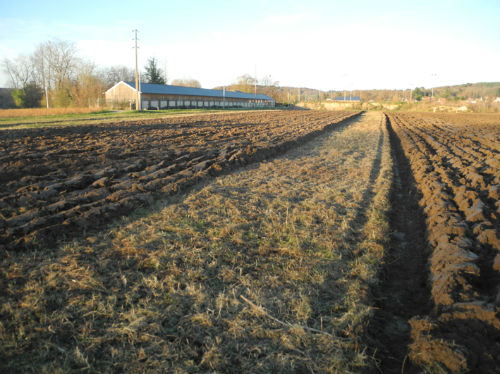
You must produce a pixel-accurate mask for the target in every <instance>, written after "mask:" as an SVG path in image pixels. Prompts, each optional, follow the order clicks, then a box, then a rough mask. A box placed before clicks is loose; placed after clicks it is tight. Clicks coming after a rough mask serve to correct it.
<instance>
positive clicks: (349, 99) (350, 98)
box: [333, 96, 361, 101]
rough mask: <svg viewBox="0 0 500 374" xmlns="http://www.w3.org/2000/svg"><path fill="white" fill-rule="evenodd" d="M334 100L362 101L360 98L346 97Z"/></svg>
mask: <svg viewBox="0 0 500 374" xmlns="http://www.w3.org/2000/svg"><path fill="white" fill-rule="evenodd" d="M333 100H335V101H361V97H359V96H346V97H345V98H344V97H343V96H342V97H335V98H334V99H333Z"/></svg>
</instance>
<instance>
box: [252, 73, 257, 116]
mask: <svg viewBox="0 0 500 374" xmlns="http://www.w3.org/2000/svg"><path fill="white" fill-rule="evenodd" d="M253 99H254V101H255V107H257V64H255V80H254V92H253Z"/></svg>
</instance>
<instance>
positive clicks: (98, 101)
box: [0, 40, 201, 108]
mask: <svg viewBox="0 0 500 374" xmlns="http://www.w3.org/2000/svg"><path fill="white" fill-rule="evenodd" d="M1 67H2V70H3V71H4V73H5V74H6V75H7V77H8V80H9V81H8V86H9V88H8V89H1V90H0V108H15V107H18V108H34V107H40V106H47V107H69V106H72V107H98V106H101V105H102V104H104V102H103V98H104V92H105V91H106V90H107V89H109V88H110V87H112V86H113V85H115V84H116V83H118V82H120V81H132V82H133V81H135V70H134V69H131V68H128V67H126V66H121V65H118V66H111V67H105V68H99V67H98V66H96V65H95V64H94V63H93V62H91V61H88V60H86V59H84V58H81V57H79V56H78V51H77V49H76V47H75V44H74V43H73V42H70V41H62V40H50V41H46V42H43V43H40V44H39V45H38V46H37V47H36V48H35V50H34V52H33V53H31V54H30V55H19V56H17V57H16V58H13V59H9V58H5V59H3V60H2V61H1ZM140 78H141V82H143V83H158V84H166V83H167V75H166V71H164V70H162V69H161V68H159V67H158V61H157V59H156V58H154V57H151V58H149V59H148V60H147V63H146V65H145V66H144V70H143V71H142V72H140ZM171 84H175V85H181V86H191V87H201V85H200V82H198V81H197V80H196V79H174V80H173V81H172V82H171Z"/></svg>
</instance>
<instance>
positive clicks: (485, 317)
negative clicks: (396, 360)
mask: <svg viewBox="0 0 500 374" xmlns="http://www.w3.org/2000/svg"><path fill="white" fill-rule="evenodd" d="M470 118H474V117H469V119H470ZM389 119H390V124H391V126H392V128H393V130H394V132H395V134H396V135H397V137H398V138H399V140H400V142H401V146H402V149H403V151H404V154H405V156H406V158H407V160H408V162H409V165H410V167H411V171H412V174H413V177H414V179H415V181H414V182H413V181H411V180H410V183H412V184H413V183H414V184H415V186H416V187H417V189H418V191H419V192H420V193H421V199H420V202H419V205H420V206H421V207H422V209H423V212H424V214H425V225H426V232H427V240H428V243H429V248H430V252H429V264H428V269H429V271H428V272H426V276H428V283H429V285H430V291H431V292H430V296H431V301H432V303H433V305H434V308H433V309H432V310H431V311H430V313H429V314H428V315H422V313H423V312H424V310H418V309H417V310H416V312H417V313H415V314H416V315H419V316H414V317H412V318H411V319H410V326H411V331H410V334H411V344H410V349H409V355H408V358H409V360H410V361H411V362H412V363H413V364H415V365H418V366H420V367H422V368H425V370H428V371H443V370H444V371H445V372H446V371H448V372H467V371H470V372H481V373H493V372H500V297H499V296H500V294H499V291H500V272H499V269H498V266H497V262H498V261H497V259H498V258H500V245H499V233H500V230H499V217H500V205H499V202H498V199H496V198H495V197H496V195H497V193H498V187H499V184H500V177H499V176H498V170H499V169H500V151H499V150H498V149H497V148H495V147H494V146H493V145H494V144H495V142H497V144H498V140H499V138H500V136H499V135H500V134H499V130H498V127H494V126H490V125H489V124H486V125H474V124H473V123H469V124H468V125H462V124H461V123H462V122H461V121H456V122H457V123H459V124H455V123H451V122H448V120H449V119H448V120H447V121H444V120H441V119H439V118H438V117H435V118H434V117H432V116H430V115H426V116H420V115H418V114H390V115H389ZM396 148H397V147H396ZM416 211H417V210H416ZM413 240H415V239H412V241H413ZM396 268H399V266H396ZM393 271H394V272H396V271H397V269H394V270H393ZM409 271H410V270H409ZM418 283H420V282H415V284H411V283H410V284H407V285H405V286H404V288H406V289H409V290H410V291H411V290H414V291H415V292H418V290H419V289H418V288H416V287H417V284H418ZM403 284H404V282H403ZM408 287H410V288H408ZM408 307H409V308H411V304H410V305H408ZM424 309H425V308H424Z"/></svg>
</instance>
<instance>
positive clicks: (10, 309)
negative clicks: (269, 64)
mask: <svg viewBox="0 0 500 374" xmlns="http://www.w3.org/2000/svg"><path fill="white" fill-rule="evenodd" d="M366 116H367V118H366V119H365V120H363V121H358V122H356V123H354V124H352V125H350V126H348V127H346V128H344V129H341V130H338V131H335V132H333V133H331V134H330V135H325V136H322V137H321V138H318V139H316V140H314V141H312V142H310V143H308V144H306V145H304V146H301V147H299V148H297V149H295V150H292V151H290V152H288V153H287V154H286V155H285V156H283V157H281V158H278V159H275V160H273V161H270V162H263V163H261V164H260V165H254V166H251V167H248V168H246V169H244V170H242V171H239V172H236V173H233V174H230V175H227V176H224V177H220V178H217V179H215V180H213V181H212V182H210V183H208V184H206V185H205V186H200V187H198V188H197V189H195V190H194V191H192V192H191V193H190V194H187V195H183V196H178V197H177V198H176V199H175V200H171V201H167V202H163V203H159V205H158V207H157V208H156V209H155V211H153V212H142V213H140V212H139V213H138V215H137V216H136V217H130V218H129V219H128V220H127V221H124V222H123V223H122V224H121V225H118V226H116V227H115V228H114V229H111V230H109V231H103V232H102V233H100V234H98V235H95V236H91V237H87V238H85V239H82V240H79V241H75V242H73V243H70V244H67V245H64V246H61V247H58V248H53V249H46V250H43V251H39V252H33V253H18V254H9V256H4V258H3V261H2V266H1V275H0V282H1V284H0V289H2V293H1V294H0V301H1V309H0V316H1V324H0V358H1V359H0V369H1V370H0V371H9V372H16V371H19V372H41V373H44V372H45V373H49V372H50V373H56V372H58V373H66V372H72V373H73V372H74V373H76V372H106V373H114V372H117V373H118V372H143V373H146V372H154V373H157V372H176V373H194V372H211V373H212V372H213V373H234V372H244V373H271V372H272V373H304V372H309V373H337V372H342V373H349V372H359V371H363V370H365V369H366V367H371V366H373V365H374V362H373V361H372V359H371V358H370V357H367V356H366V354H365V349H364V347H363V345H362V343H361V339H360V337H361V336H362V335H363V328H364V325H365V324H366V323H367V318H368V317H369V315H370V313H371V308H370V301H369V298H368V296H367V292H368V287H369V285H370V284H372V283H373V282H376V274H377V271H378V269H379V261H380V258H381V257H382V256H383V250H384V240H385V237H387V217H386V212H387V209H388V201H387V198H388V190H389V186H390V182H391V178H392V175H391V173H390V170H391V167H390V165H391V164H390V155H389V148H388V147H389V145H388V143H389V142H388V137H387V136H386V134H385V129H383V128H382V126H381V122H380V115H379V114H377V113H368V114H367V115H366ZM384 134H385V135H384ZM380 139H382V140H380ZM379 140H380V142H379ZM245 299H246V300H248V301H250V303H249V302H246V301H245ZM252 304H253V305H252ZM322 332H324V333H322Z"/></svg>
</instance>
